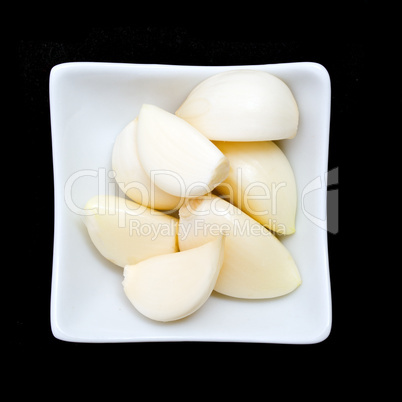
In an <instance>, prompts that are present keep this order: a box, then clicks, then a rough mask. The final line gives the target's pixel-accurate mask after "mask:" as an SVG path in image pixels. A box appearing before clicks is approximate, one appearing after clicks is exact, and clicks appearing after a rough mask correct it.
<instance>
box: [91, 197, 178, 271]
mask: <svg viewBox="0 0 402 402" xmlns="http://www.w3.org/2000/svg"><path fill="white" fill-rule="evenodd" d="M85 209H86V210H87V211H88V215H86V216H84V223H85V225H86V227H87V229H88V233H89V236H90V238H91V240H92V242H93V244H94V245H95V247H96V248H97V249H98V251H99V252H100V253H101V254H102V255H103V256H104V257H105V258H106V259H108V260H109V261H111V262H113V263H114V264H116V265H119V266H120V267H124V266H125V265H127V264H136V263H137V262H139V261H142V260H145V259H146V258H149V257H153V256H155V255H160V254H167V253H175V252H177V251H178V245H177V224H178V219H176V218H174V217H171V216H169V215H166V214H164V213H163V212H160V211H155V210H151V209H150V208H146V207H144V206H142V205H139V204H137V203H135V202H134V201H131V200H126V199H125V198H121V197H115V196H104V195H99V196H95V197H92V198H91V199H90V200H89V201H88V202H87V204H86V206H85Z"/></svg>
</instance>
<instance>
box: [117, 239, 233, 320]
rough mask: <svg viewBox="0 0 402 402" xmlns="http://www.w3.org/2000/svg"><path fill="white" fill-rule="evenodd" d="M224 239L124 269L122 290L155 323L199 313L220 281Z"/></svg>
mask: <svg viewBox="0 0 402 402" xmlns="http://www.w3.org/2000/svg"><path fill="white" fill-rule="evenodd" d="M224 240H225V237H224V236H219V237H217V238H214V239H212V240H211V241H210V242H207V243H205V244H203V245H201V246H199V247H196V248H193V249H190V250H187V251H183V252H178V253H174V254H166V255H160V256H157V257H153V258H149V259H147V260H145V261H142V262H140V263H138V264H135V265H127V266H126V267H125V268H124V280H123V288H124V292H125V294H126V296H127V297H128V299H129V300H130V302H131V303H132V304H133V306H134V307H135V308H136V309H137V310H138V311H139V312H140V313H142V314H143V315H145V316H146V317H148V318H150V319H152V320H156V321H164V322H165V321H174V320H178V319H181V318H184V317H186V316H188V315H190V314H192V313H194V312H195V311H197V310H198V309H199V308H200V307H201V306H202V305H203V304H204V303H205V302H206V301H207V299H208V298H209V296H210V294H211V292H212V290H213V288H214V286H215V283H216V280H217V278H218V275H219V272H220V269H221V266H222V262H223V250H224Z"/></svg>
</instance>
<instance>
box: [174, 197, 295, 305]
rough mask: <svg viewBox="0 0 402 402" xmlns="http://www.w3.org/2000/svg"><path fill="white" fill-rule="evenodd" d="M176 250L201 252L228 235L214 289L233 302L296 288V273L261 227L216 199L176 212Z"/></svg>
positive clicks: (287, 255) (187, 205) (286, 255)
mask: <svg viewBox="0 0 402 402" xmlns="http://www.w3.org/2000/svg"><path fill="white" fill-rule="evenodd" d="M179 215H180V218H179V233H178V235H179V248H180V250H187V249H191V248H194V247H199V246H200V245H202V244H204V243H205V242H207V241H210V240H211V239H213V238H214V237H215V236H217V235H219V234H220V233H222V232H223V233H225V234H226V240H225V252H224V259H223V265H222V269H221V272H220V274H219V277H218V280H217V282H216V285H215V288H214V289H215V290H216V291H217V292H219V293H223V294H225V295H228V296H232V297H239V298H247V299H260V298H271V297H277V296H282V295H285V294H287V293H289V292H292V291H293V290H294V289H296V288H297V287H298V286H299V285H300V283H301V279H300V274H299V271H298V268H297V266H296V263H295V261H294V260H293V258H292V256H291V254H290V253H289V251H288V250H287V249H286V247H285V246H284V245H283V244H282V243H281V242H280V241H279V240H278V239H277V238H276V237H275V236H274V235H273V234H272V233H271V232H270V231H269V230H267V229H266V228H264V227H263V226H262V225H261V224H260V223H258V222H257V221H255V220H254V219H252V218H250V217H249V216H248V215H246V214H245V213H244V212H242V211H241V210H240V209H238V208H236V207H235V206H234V205H232V204H230V203H229V202H227V201H225V200H223V199H221V198H219V197H217V196H215V195H208V196H204V197H199V198H194V199H190V200H188V201H187V202H186V203H185V204H184V205H183V206H182V207H181V208H180V211H179Z"/></svg>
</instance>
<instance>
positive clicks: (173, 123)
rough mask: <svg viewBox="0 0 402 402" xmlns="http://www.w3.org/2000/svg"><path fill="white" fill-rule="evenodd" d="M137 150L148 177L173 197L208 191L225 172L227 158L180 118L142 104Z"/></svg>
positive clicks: (224, 177)
mask: <svg viewBox="0 0 402 402" xmlns="http://www.w3.org/2000/svg"><path fill="white" fill-rule="evenodd" d="M137 150H138V157H139V160H140V162H141V165H142V166H143V168H144V171H145V172H146V174H147V175H148V176H149V177H150V178H151V181H152V182H153V183H154V184H155V185H156V186H157V187H159V188H160V189H162V190H163V191H165V192H167V193H169V194H172V195H174V196H176V197H197V196H200V195H203V194H206V193H208V192H210V191H212V190H213V189H214V188H215V187H216V186H217V185H218V184H219V183H220V182H222V181H223V180H224V179H226V177H227V175H228V173H229V161H228V159H227V158H226V157H225V156H224V155H223V154H222V152H221V151H219V149H218V148H217V147H215V145H214V144H212V142H211V141H209V140H208V139H207V138H205V137H204V136H203V135H202V134H201V133H200V132H199V131H198V130H197V129H195V128H194V127H193V126H191V125H190V124H189V123H187V122H186V121H184V120H183V119H181V118H179V117H177V116H175V115H174V114H173V113H169V112H167V111H165V110H163V109H161V108H159V107H157V106H154V105H148V104H144V105H143V106H142V107H141V110H140V113H139V116H138V127H137Z"/></svg>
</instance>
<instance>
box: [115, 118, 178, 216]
mask: <svg viewBox="0 0 402 402" xmlns="http://www.w3.org/2000/svg"><path fill="white" fill-rule="evenodd" d="M137 125H138V118H135V119H134V120H132V121H130V122H129V123H128V124H127V125H126V127H124V129H123V130H122V131H121V132H120V133H119V135H118V136H117V137H116V140H115V142H114V145H113V153H112V169H113V170H114V172H115V175H116V176H115V179H116V182H117V183H118V185H119V187H120V189H121V190H122V191H123V192H124V193H125V194H126V195H127V197H129V198H130V199H131V200H133V201H135V202H136V203H138V204H141V205H145V206H147V207H149V208H153V209H158V210H163V211H169V212H173V211H175V210H177V209H179V208H180V206H181V205H182V203H183V201H184V199H183V198H180V197H175V196H174V195H171V194H168V193H166V192H165V191H163V190H161V189H160V188H158V187H157V186H155V184H154V183H152V182H151V179H150V178H149V176H148V175H147V174H146V173H145V172H144V169H143V167H142V165H141V163H140V160H139V159H138V153H137Z"/></svg>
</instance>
